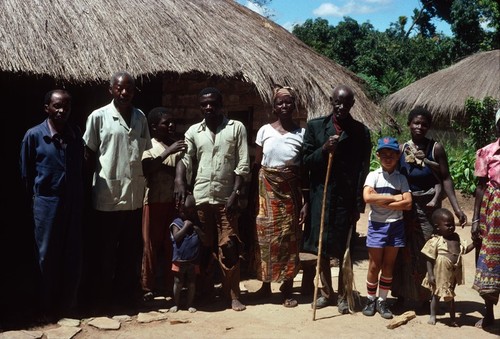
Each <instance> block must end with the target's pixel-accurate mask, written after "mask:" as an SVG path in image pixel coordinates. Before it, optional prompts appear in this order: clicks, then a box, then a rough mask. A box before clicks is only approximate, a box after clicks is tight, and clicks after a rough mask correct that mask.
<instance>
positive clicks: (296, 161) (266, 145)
mask: <svg viewBox="0 0 500 339" xmlns="http://www.w3.org/2000/svg"><path fill="white" fill-rule="evenodd" d="M304 133H305V129H304V128H300V127H299V128H297V129H296V130H295V131H292V132H288V133H285V134H281V133H280V132H278V131H277V130H275V129H274V127H272V126H271V124H266V125H264V126H262V127H261V128H260V129H259V130H258V132H257V137H256V138H255V143H256V144H257V145H259V146H261V147H262V162H261V165H262V166H265V167H271V168H275V167H282V166H300V162H301V156H302V145H303V143H304Z"/></svg>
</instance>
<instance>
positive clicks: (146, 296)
mask: <svg viewBox="0 0 500 339" xmlns="http://www.w3.org/2000/svg"><path fill="white" fill-rule="evenodd" d="M154 298H155V296H154V294H153V292H146V293H144V295H143V296H142V300H143V301H152V300H153V299H154Z"/></svg>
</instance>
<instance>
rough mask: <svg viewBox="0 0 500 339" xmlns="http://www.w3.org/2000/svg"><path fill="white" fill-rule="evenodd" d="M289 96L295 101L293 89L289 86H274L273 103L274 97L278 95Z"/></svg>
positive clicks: (295, 96)
mask: <svg viewBox="0 0 500 339" xmlns="http://www.w3.org/2000/svg"><path fill="white" fill-rule="evenodd" d="M280 94H282V95H289V96H291V97H292V98H294V99H297V95H296V93H295V89H294V88H293V87H289V86H281V85H274V88H273V102H274V100H276V97H277V96H278V95H280Z"/></svg>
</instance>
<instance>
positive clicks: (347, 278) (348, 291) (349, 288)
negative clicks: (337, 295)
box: [342, 225, 355, 313]
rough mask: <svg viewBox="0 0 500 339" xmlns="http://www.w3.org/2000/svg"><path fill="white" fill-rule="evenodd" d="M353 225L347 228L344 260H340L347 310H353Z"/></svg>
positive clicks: (351, 311)
mask: <svg viewBox="0 0 500 339" xmlns="http://www.w3.org/2000/svg"><path fill="white" fill-rule="evenodd" d="M352 229H353V225H351V226H350V228H349V233H348V235H347V244H346V250H345V253H344V260H343V261H342V283H343V284H344V292H345V296H346V299H347V304H348V305H349V312H350V313H353V312H354V306H353V305H354V293H353V291H354V288H355V286H354V272H353V270H352V262H351V236H352Z"/></svg>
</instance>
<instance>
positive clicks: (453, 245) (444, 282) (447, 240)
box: [422, 208, 474, 327]
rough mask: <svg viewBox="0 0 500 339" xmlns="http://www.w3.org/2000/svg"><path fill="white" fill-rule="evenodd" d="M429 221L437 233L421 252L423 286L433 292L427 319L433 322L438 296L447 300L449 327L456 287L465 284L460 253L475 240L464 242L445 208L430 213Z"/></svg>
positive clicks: (468, 249) (451, 216)
mask: <svg viewBox="0 0 500 339" xmlns="http://www.w3.org/2000/svg"><path fill="white" fill-rule="evenodd" d="M432 223H433V225H434V228H435V229H436V230H437V235H434V236H433V237H432V238H430V239H429V240H427V242H426V243H425V245H424V247H423V248H422V253H423V254H424V255H425V257H426V258H427V275H426V277H425V278H424V280H423V281H422V286H424V287H426V288H428V289H429V290H430V291H431V292H432V300H431V309H430V316H429V321H428V322H427V323H429V324H431V325H435V324H436V312H437V308H438V305H439V299H440V298H441V297H443V299H444V301H449V302H450V326H454V327H457V326H458V325H457V323H456V321H455V286H456V285H462V284H464V266H463V264H462V254H466V253H469V252H470V251H472V249H473V248H474V243H473V242H471V243H470V244H468V245H467V244H466V241H461V240H460V236H459V235H458V234H457V233H455V219H454V217H453V213H451V212H450V211H449V210H447V209H446V208H439V209H437V210H435V211H434V213H432Z"/></svg>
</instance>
